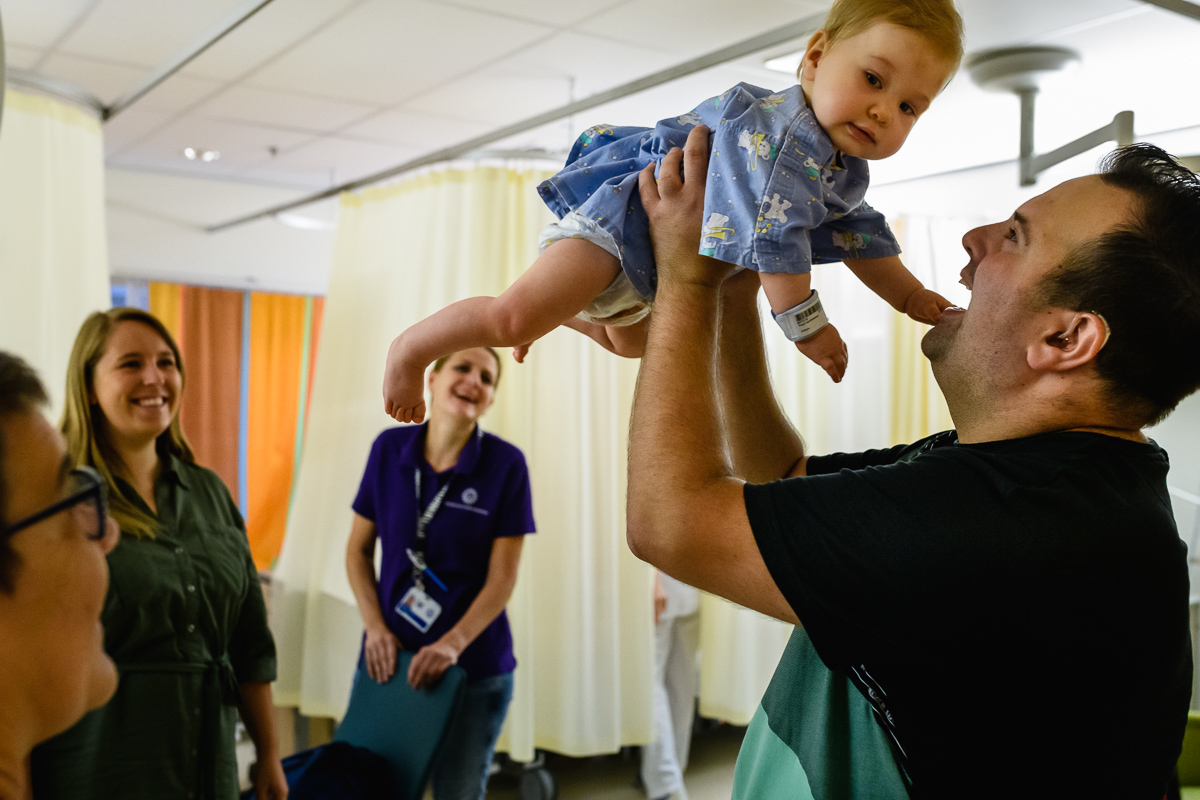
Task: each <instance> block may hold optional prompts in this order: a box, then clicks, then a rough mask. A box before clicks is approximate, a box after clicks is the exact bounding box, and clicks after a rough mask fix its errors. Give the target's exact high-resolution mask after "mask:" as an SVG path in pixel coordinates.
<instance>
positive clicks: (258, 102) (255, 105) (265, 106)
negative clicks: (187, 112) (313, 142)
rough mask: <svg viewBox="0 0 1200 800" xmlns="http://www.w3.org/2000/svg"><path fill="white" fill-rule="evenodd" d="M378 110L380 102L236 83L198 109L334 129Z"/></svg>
mask: <svg viewBox="0 0 1200 800" xmlns="http://www.w3.org/2000/svg"><path fill="white" fill-rule="evenodd" d="M377 110H378V108H377V107H376V106H370V105H365V104H360V103H347V102H342V101H339V100H330V99H327V98H323V97H312V96H307V95H299V94H292V93H290V92H275V91H271V90H268V89H255V88H253V87H249V86H236V87H234V88H232V89H228V90H226V91H224V92H221V94H219V95H217V96H216V97H214V98H213V99H211V100H209V101H207V102H206V103H204V104H203V105H201V106H199V107H198V108H196V109H195V111H194V113H195V114H197V115H198V116H201V117H208V118H211V119H225V120H233V121H239V122H252V123H258V124H260V125H265V126H269V127H281V128H292V129H295V130H298V131H307V132H313V133H330V132H333V131H337V130H340V129H341V128H344V127H345V126H346V125H348V124H350V123H351V122H354V121H355V120H359V119H362V118H363V117H366V116H368V115H370V114H372V113H373V112H375V111H377Z"/></svg>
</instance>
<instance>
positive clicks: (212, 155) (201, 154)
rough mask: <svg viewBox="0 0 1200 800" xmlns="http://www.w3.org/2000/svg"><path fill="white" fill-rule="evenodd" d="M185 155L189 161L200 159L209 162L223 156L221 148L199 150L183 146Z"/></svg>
mask: <svg viewBox="0 0 1200 800" xmlns="http://www.w3.org/2000/svg"><path fill="white" fill-rule="evenodd" d="M183 157H184V158H186V159H187V160H188V161H196V160H197V159H199V160H200V161H205V162H208V161H216V160H217V159H218V158H220V157H221V153H220V151H219V150H199V149H197V148H195V147H185V148H183Z"/></svg>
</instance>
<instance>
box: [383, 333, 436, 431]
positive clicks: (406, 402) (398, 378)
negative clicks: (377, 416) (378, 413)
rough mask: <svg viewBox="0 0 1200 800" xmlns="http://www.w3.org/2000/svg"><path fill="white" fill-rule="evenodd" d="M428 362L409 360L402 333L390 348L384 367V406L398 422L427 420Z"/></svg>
mask: <svg viewBox="0 0 1200 800" xmlns="http://www.w3.org/2000/svg"><path fill="white" fill-rule="evenodd" d="M425 366H428V365H419V364H413V363H411V362H409V361H406V360H405V359H404V357H403V355H402V347H401V345H400V337H396V339H395V340H394V341H393V342H392V346H391V347H390V348H388V357H387V366H386V367H385V368H384V371H383V410H384V411H386V412H387V414H388V416H389V417H392V418H393V419H395V420H396V421H397V422H423V421H424V420H425V386H424V378H425Z"/></svg>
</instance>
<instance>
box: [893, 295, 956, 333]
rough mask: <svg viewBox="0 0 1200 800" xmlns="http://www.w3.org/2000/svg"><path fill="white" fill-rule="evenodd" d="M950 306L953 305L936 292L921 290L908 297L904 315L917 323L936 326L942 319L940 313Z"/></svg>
mask: <svg viewBox="0 0 1200 800" xmlns="http://www.w3.org/2000/svg"><path fill="white" fill-rule="evenodd" d="M952 305H954V304H953V303H951V302H950V301H949V300H947V299H946V298H944V297H942V296H941V295H940V294H938V293H937V292H934V291H930V290H929V289H925V288H921V289H917V290H916V291H915V292H913V293H912V294H910V295H909V296H908V302H906V303H905V304H904V313H905V314H908V316H910V317H912V318H913V319H915V320H916V321H917V322H924V323H925V324H926V325H936V324H937V321H938V320H939V319H941V317H942V312H943V311H945V310H946V309H947V308H949V307H950V306H952Z"/></svg>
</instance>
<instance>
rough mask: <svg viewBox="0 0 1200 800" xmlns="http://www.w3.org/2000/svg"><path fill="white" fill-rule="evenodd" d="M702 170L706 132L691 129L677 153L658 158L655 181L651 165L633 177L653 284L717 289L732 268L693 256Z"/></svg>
mask: <svg viewBox="0 0 1200 800" xmlns="http://www.w3.org/2000/svg"><path fill="white" fill-rule="evenodd" d="M681 163H682V165H683V177H682V178H680V176H679V168H680V164H681ZM707 170H708V128H706V127H705V126H703V125H697V126H696V127H695V128H692V130H691V132H690V133H689V134H688V138H687V143H686V144H685V145H684V149H683V150H680V149H679V148H678V147H676V148H672V149H671V152H669V153H667V154H666V156H664V157H663V160H662V163H661V164H659V167H658V179H657V180H656V179H655V177H654V165H653V164H651V165H649V166H648V167H646V168H645V169H644V170H642V174H641V175H639V176H638V191H639V192H640V193H641V196H642V207H643V208H645V209H646V216H647V217H649V218H650V240H651V242H652V243H653V245H654V262H655V265H656V266H657V268H658V283H659V286H662V285H663V283H664V282H666V283H698V284H703V285H707V286H718V285H720V283H721V282H722V281H724V280H725V278H727V277H728V276H729V275H730V273H731V272H732V271H733V270H734V269H735V267H734V266H733V265H732V264H727V263H725V262H723V261H717V260H716V259H713V258H708V257H707V256H702V255H700V254H699V250H700V230H701V227H702V226H701V223H702V222H703V218H704V182H705V178H706V177H707V175H706V171H707Z"/></svg>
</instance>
